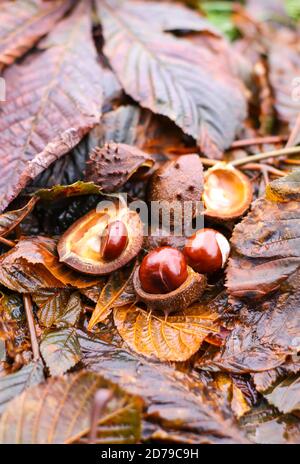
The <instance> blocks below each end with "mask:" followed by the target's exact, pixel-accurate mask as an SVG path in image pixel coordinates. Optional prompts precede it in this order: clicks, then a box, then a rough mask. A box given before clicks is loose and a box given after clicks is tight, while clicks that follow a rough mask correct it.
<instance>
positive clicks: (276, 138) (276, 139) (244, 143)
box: [230, 135, 287, 148]
mask: <svg viewBox="0 0 300 464" xmlns="http://www.w3.org/2000/svg"><path fill="white" fill-rule="evenodd" d="M286 140H287V136H286V135H268V136H266V137H252V138H249V139H243V140H235V141H234V142H233V144H232V145H231V147H230V148H243V147H249V146H251V145H267V144H271V143H282V142H285V141H286Z"/></svg>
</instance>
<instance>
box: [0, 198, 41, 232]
mask: <svg viewBox="0 0 300 464" xmlns="http://www.w3.org/2000/svg"><path fill="white" fill-rule="evenodd" d="M36 202H37V199H36V198H31V200H29V202H28V203H26V205H25V206H23V208H20V209H17V210H15V211H7V212H6V213H3V214H1V215H0V236H1V237H5V236H6V235H9V234H10V233H11V232H12V231H13V230H14V229H15V228H16V227H17V226H18V225H19V224H20V223H21V222H22V221H23V219H25V218H26V216H28V214H30V213H31V211H32V210H33V208H34V206H35V204H36Z"/></svg>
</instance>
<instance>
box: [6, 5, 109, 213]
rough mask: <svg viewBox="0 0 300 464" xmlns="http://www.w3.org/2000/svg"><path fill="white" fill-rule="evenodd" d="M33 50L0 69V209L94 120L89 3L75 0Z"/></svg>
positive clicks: (98, 94) (95, 79)
mask: <svg viewBox="0 0 300 464" xmlns="http://www.w3.org/2000/svg"><path fill="white" fill-rule="evenodd" d="M83 43H84V47H83V46H82V44H83ZM39 49H40V51H39V52H38V53H36V54H34V55H33V56H30V57H29V58H28V59H26V60H25V61H24V62H22V63H21V64H14V65H13V66H11V67H10V68H8V69H6V70H5V72H4V74H3V77H4V79H5V81H6V84H7V85H6V102H4V103H3V104H2V105H1V111H0V131H1V136H2V143H1V146H0V158H1V160H2V167H1V180H0V210H3V209H4V208H5V207H6V206H7V205H8V203H9V202H10V201H11V200H12V199H13V198H14V197H16V195H17V194H18V193H19V192H20V191H21V189H22V188H23V187H24V186H25V185H26V184H27V183H28V181H29V180H31V179H34V178H35V177H36V176H37V175H38V174H40V173H41V172H42V171H43V170H44V169H45V168H46V167H47V166H49V165H50V164H51V163H53V162H54V161H55V160H56V159H58V158H59V157H60V156H62V155H64V154H65V153H66V152H68V151H69V150H71V148H73V147H74V146H75V145H77V143H78V142H79V141H80V140H81V139H82V137H83V136H84V135H85V134H86V133H87V132H88V131H89V130H90V129H91V128H92V127H93V126H94V125H95V124H96V123H97V122H99V119H100V114H101V102H102V85H101V79H102V70H101V67H100V66H99V64H98V63H97V55H96V50H95V47H94V44H93V42H92V36H91V18H90V6H89V2H81V3H80V4H79V5H78V7H77V8H76V9H75V10H74V12H73V13H72V14H71V15H70V16H69V17H68V18H67V19H64V20H63V21H61V22H60V23H59V24H58V25H57V26H56V27H54V29H53V30H52V31H51V33H50V34H49V35H48V37H46V38H45V39H44V40H43V41H42V42H41V43H40V44H39ZM4 142H5V143H4Z"/></svg>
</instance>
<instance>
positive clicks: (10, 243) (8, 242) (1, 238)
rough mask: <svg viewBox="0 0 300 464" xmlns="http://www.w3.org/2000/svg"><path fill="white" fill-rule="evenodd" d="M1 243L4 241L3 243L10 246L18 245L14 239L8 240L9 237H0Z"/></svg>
mask: <svg viewBox="0 0 300 464" xmlns="http://www.w3.org/2000/svg"><path fill="white" fill-rule="evenodd" d="M0 243H3V245H6V246H9V247H12V248H13V247H14V246H15V245H16V243H15V242H13V241H12V240H8V239H7V238H4V237H0Z"/></svg>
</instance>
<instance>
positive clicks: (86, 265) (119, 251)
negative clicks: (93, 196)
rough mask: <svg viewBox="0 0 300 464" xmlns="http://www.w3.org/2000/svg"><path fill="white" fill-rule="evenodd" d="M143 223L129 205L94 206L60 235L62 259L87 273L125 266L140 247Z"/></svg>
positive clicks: (101, 272)
mask: <svg viewBox="0 0 300 464" xmlns="http://www.w3.org/2000/svg"><path fill="white" fill-rule="evenodd" d="M142 244H143V225H142V222H141V219H140V217H139V215H138V214H137V213H136V212H135V211H131V210H129V209H128V208H127V207H126V206H121V207H119V206H118V207H111V209H110V208H105V209H104V210H100V211H98V210H92V211H91V212H90V213H88V214H86V215H85V216H83V217H82V218H80V219H79V220H78V221H76V222H75V223H74V224H73V225H72V226H71V227H70V228H69V229H68V230H67V231H66V232H65V233H64V234H63V235H62V237H61V238H60V240H59V242H58V245H57V251H58V254H59V259H60V261H61V262H63V263H65V264H67V265H68V266H70V267H72V268H73V269H76V270H77V271H80V272H83V273H85V274H94V275H106V274H109V273H111V272H113V271H116V270H117V269H119V268H121V267H123V266H125V265H126V264H127V263H128V262H129V261H131V260H132V259H133V258H134V257H135V256H136V255H137V254H138V253H139V251H140V249H141V247H142Z"/></svg>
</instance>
